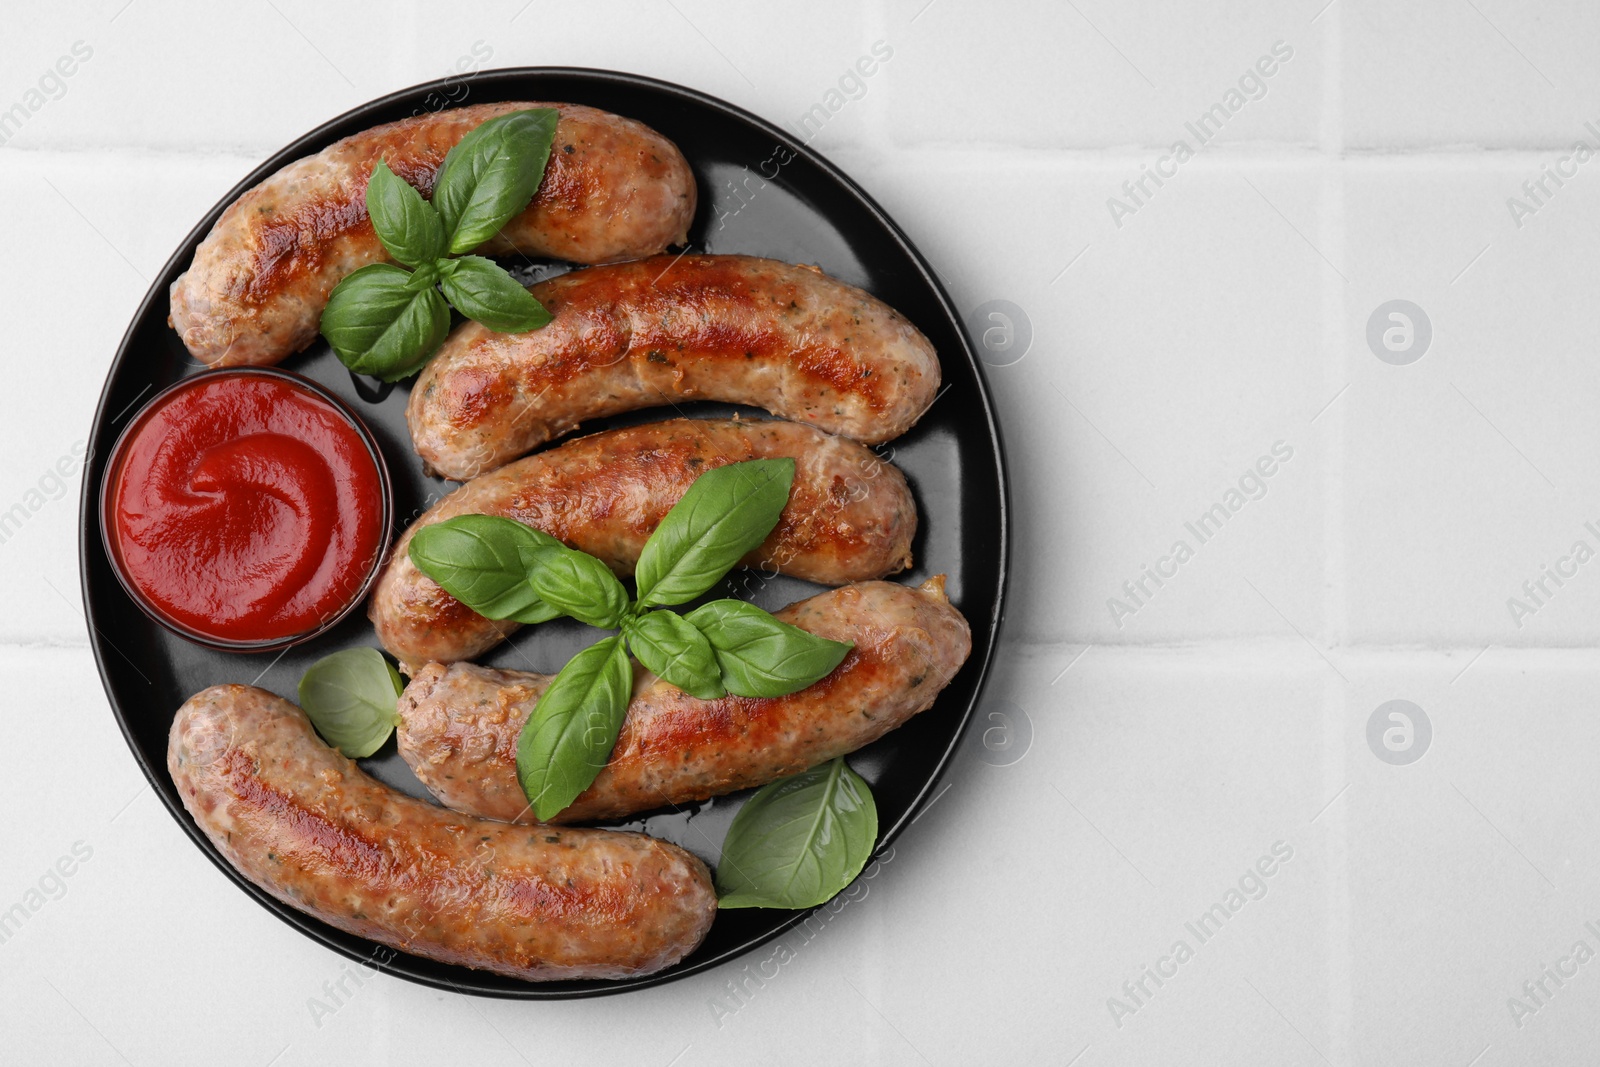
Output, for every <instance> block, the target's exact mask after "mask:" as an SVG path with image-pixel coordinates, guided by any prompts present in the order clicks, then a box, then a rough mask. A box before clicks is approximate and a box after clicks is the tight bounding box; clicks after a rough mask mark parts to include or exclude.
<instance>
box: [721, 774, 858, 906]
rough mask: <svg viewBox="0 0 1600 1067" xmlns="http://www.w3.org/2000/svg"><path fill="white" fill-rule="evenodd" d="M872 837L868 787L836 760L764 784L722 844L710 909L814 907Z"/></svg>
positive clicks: (850, 871)
mask: <svg viewBox="0 0 1600 1067" xmlns="http://www.w3.org/2000/svg"><path fill="white" fill-rule="evenodd" d="M877 840H878V806H877V804H876V803H875V802H874V801H873V799H872V790H871V789H869V788H867V783H866V782H864V781H863V780H862V779H861V776H860V775H858V774H856V772H855V771H852V770H851V769H850V767H849V765H848V764H846V763H845V761H844V760H843V758H840V759H835V760H832V761H830V762H828V763H824V764H823V765H822V766H820V767H813V768H811V769H810V770H809V771H803V772H801V773H800V774H797V775H795V776H794V777H792V778H785V779H783V780H782V781H777V782H773V783H772V784H771V785H768V786H763V787H762V788H761V790H760V791H758V792H757V793H756V795H755V796H753V797H751V798H750V799H749V800H747V801H746V802H745V804H744V806H743V807H742V808H740V809H739V813H738V814H737V815H735V816H734V817H733V825H731V826H729V827H728V835H727V837H726V838H724V839H723V842H722V859H721V860H720V861H718V863H717V907H719V908H812V907H815V906H817V905H818V904H821V903H823V902H824V901H827V900H828V899H829V898H831V897H832V896H833V895H834V894H836V893H838V892H839V891H840V890H841V889H843V888H844V887H845V886H847V885H849V884H850V883H851V882H853V881H854V880H855V877H856V875H858V874H860V873H861V868H863V867H865V866H866V864H867V860H868V859H869V858H870V857H871V856H872V846H873V845H874V844H875V843H876V842H877Z"/></svg>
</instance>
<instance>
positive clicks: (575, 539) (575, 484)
mask: <svg viewBox="0 0 1600 1067" xmlns="http://www.w3.org/2000/svg"><path fill="white" fill-rule="evenodd" d="M780 456H789V457H793V459H794V461H795V478H794V486H793V488H792V489H791V490H790V493H789V503H788V505H787V506H786V507H785V508H784V511H783V515H782V516H781V517H780V518H779V520H778V525H777V527H776V528H774V529H773V531H772V534H771V535H770V536H769V537H768V538H767V540H766V541H765V542H764V543H763V544H762V545H761V547H760V548H758V549H756V551H755V552H752V553H751V554H750V556H749V557H748V558H747V559H746V560H745V562H746V563H747V564H749V565H750V566H755V567H761V568H764V569H765V570H766V571H768V572H769V573H771V572H781V573H784V574H789V575H793V576H795V577H798V578H804V579H807V580H809V581H814V582H822V583H825V584H828V585H839V584H843V583H845V582H851V581H861V580H865V579H868V578H881V577H883V576H884V575H886V574H892V573H894V572H896V571H899V570H902V569H904V568H905V567H907V566H909V565H910V563H911V540H912V538H913V537H914V536H915V535H916V531H917V511H916V504H915V502H914V501H913V500H912V498H911V490H910V489H909V488H908V487H907V485H906V480H905V476H904V475H902V474H901V473H900V471H899V470H898V469H896V468H895V467H893V466H892V465H890V464H888V463H885V462H884V461H882V460H880V459H879V458H878V457H877V456H875V455H873V453H872V452H871V451H870V450H868V449H866V448H864V447H862V446H861V445H858V444H856V443H855V442H853V441H846V440H844V439H842V438H838V437H830V436H828V435H827V434H825V433H822V432H821V431H819V430H813V429H811V428H809V427H806V426H800V425H797V424H795V423H790V422H751V421H746V420H736V419H671V420H668V421H666V422H659V423H650V424H648V425H644V426H631V427H626V428H624V429H620V430H610V431H607V432H605V433H598V434H593V435H591V436H589V437H581V438H579V439H577V440H575V441H571V442H569V443H567V444H565V445H562V446H561V447H560V448H554V449H551V450H549V451H547V452H541V453H539V454H538V455H536V456H529V457H528V458H526V459H522V460H518V461H517V462H515V463H510V464H507V465H506V466H504V467H501V468H500V469H498V470H495V471H492V472H490V473H488V474H484V475H480V476H479V477H477V478H475V479H474V480H472V481H471V482H468V483H467V484H466V485H463V486H462V487H461V488H459V489H457V490H456V491H455V492H453V493H451V494H450V495H449V496H447V497H445V498H444V499H443V500H441V501H439V503H437V504H435V505H434V506H433V507H431V508H429V509H428V511H427V512H425V513H424V514H423V515H422V517H421V518H419V519H417V521H416V522H414V523H412V524H411V527H410V529H408V530H406V532H405V534H404V535H403V536H401V538H400V540H399V543H398V544H396V546H395V549H394V553H393V555H392V556H391V558H390V561H389V564H388V566H387V568H386V569H385V571H384V574H383V577H382V578H381V579H380V580H379V583H378V586H377V588H376V589H375V590H374V591H373V595H372V601H371V604H370V605H369V608H368V613H369V614H370V615H371V617H372V622H373V625H374V626H375V627H376V629H377V631H378V639H379V640H380V641H382V642H383V646H384V647H385V648H386V649H388V650H389V652H390V653H391V654H392V655H393V656H394V657H395V658H396V659H398V660H399V661H400V662H401V665H402V667H404V668H405V669H406V671H407V673H410V671H411V670H412V669H413V668H415V667H418V666H421V665H422V664H424V663H427V662H429V661H439V662H446V663H448V662H453V661H455V660H461V659H471V658H472V657H473V656H475V655H477V654H478V653H480V652H482V651H484V650H485V649H488V648H490V647H492V646H494V645H495V644H496V643H498V642H499V641H500V640H501V639H502V638H503V637H505V636H506V635H507V634H509V633H511V632H512V631H514V630H515V629H517V624H516V623H513V622H491V621H490V620H488V619H485V618H484V617H483V616H481V615H478V614H476V613H474V612H473V611H471V610H470V609H468V608H467V607H466V606H465V605H463V604H462V603H461V602H460V601H458V600H456V599H455V598H454V597H452V596H450V594H448V593H446V592H445V591H444V590H443V589H441V588H440V587H439V586H438V585H436V584H435V583H434V582H433V580H432V579H430V578H429V577H428V576H427V575H425V574H423V573H422V571H420V570H419V569H418V568H417V566H416V564H414V563H412V562H411V559H410V557H409V556H408V555H407V549H408V548H409V547H410V544H411V538H412V537H413V536H415V535H416V532H417V530H419V529H421V528H422V527H424V526H428V525H430V524H432V523H436V522H442V521H444V520H445V519H449V518H453V517H455V516H457V515H500V516H504V517H506V518H512V519H516V520H517V521H518V522H523V523H527V524H528V525H529V526H534V527H537V528H538V529H540V530H543V531H545V532H546V533H548V534H550V535H551V536H553V537H557V538H560V539H561V540H563V541H565V542H566V543H567V544H569V545H571V546H573V547H575V548H579V549H582V550H583V551H585V552H588V553H589V554H591V555H594V556H597V557H599V558H600V559H601V560H603V561H604V562H605V563H607V564H608V565H609V566H610V567H611V568H612V569H613V570H614V571H616V572H617V573H618V574H619V575H624V576H625V575H629V574H632V573H633V567H634V564H635V563H636V562H637V561H638V559H639V553H640V551H641V550H642V549H643V547H644V542H645V540H646V539H647V538H648V537H649V536H650V534H651V532H652V531H653V530H654V529H655V528H656V526H657V525H659V524H660V522H661V520H662V518H663V517H664V516H665V515H666V513H667V512H668V511H669V510H671V508H672V505H673V504H675V503H677V502H678V499H679V498H680V497H682V496H683V494H684V493H685V492H687V491H688V488H689V486H690V484H691V483H692V482H693V481H694V480H695V478H697V477H699V475H700V474H701V473H702V472H704V471H707V470H710V469H712V468H714V467H720V466H722V465H724V464H727V463H735V462H740V461H744V460H751V459H770V458H775V457H780Z"/></svg>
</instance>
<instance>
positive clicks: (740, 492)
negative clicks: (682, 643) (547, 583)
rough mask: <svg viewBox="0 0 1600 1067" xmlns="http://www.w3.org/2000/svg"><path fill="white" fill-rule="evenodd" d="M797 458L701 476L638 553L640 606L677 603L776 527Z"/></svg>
mask: <svg viewBox="0 0 1600 1067" xmlns="http://www.w3.org/2000/svg"><path fill="white" fill-rule="evenodd" d="M793 483H794V460H792V459H788V458H785V459H756V460H750V461H748V462H745V463H730V464H728V465H727V466H726V467H718V468H717V469H716V470H710V471H706V472H705V473H704V474H702V475H700V477H698V478H696V479H695V480H694V484H693V485H691V486H689V491H688V492H687V493H684V494H683V499H681V500H679V501H678V502H677V503H676V504H674V505H673V506H672V510H671V511H669V512H667V515H666V518H664V519H662V520H661V525H660V526H657V527H656V529H655V532H654V533H652V534H651V535H650V539H649V540H648V541H646V542H645V543H644V550H643V551H642V552H641V553H640V555H639V566H638V568H637V569H636V570H635V572H634V577H635V578H636V579H637V581H638V586H639V604H640V606H641V607H657V606H659V605H662V604H682V603H683V602H684V601H687V600H693V599H694V598H695V597H697V596H699V595H700V594H701V593H704V592H705V591H706V590H707V589H710V588H711V587H712V586H713V585H715V584H717V580H718V579H720V578H721V577H722V576H723V575H724V574H727V573H728V571H730V570H731V569H733V566H734V565H735V564H736V563H738V562H739V560H740V559H742V558H744V556H745V554H746V553H748V552H750V551H751V550H753V549H754V548H755V547H756V546H757V545H759V544H761V542H762V541H765V540H766V539H767V534H769V533H771V532H772V528H773V527H774V526H776V525H777V524H778V517H779V516H780V515H781V514H783V508H784V505H785V504H787V503H788V502H789V487H790V485H792V484H793Z"/></svg>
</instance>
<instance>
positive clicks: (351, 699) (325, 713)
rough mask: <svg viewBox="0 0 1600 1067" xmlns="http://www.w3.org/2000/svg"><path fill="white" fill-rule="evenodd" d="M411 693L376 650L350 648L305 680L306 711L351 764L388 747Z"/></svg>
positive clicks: (303, 703) (302, 694)
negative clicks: (404, 697) (403, 700)
mask: <svg viewBox="0 0 1600 1067" xmlns="http://www.w3.org/2000/svg"><path fill="white" fill-rule="evenodd" d="M404 690H405V685H404V683H402V682H401V681H400V673H399V672H398V671H396V670H395V669H394V667H393V665H391V664H390V663H389V661H388V660H387V659H384V657H383V653H382V652H379V651H378V650H377V649H375V648H347V649H344V650H343V651H341V652H335V653H333V654H332V655H331V656H324V657H322V658H321V659H319V660H317V662H315V663H313V664H312V665H311V666H310V667H309V668H308V669H307V670H306V673H305V674H303V675H301V676H300V707H301V708H302V709H303V710H304V711H305V713H306V717H307V718H308V719H310V720H311V725H312V726H315V727H316V728H317V733H319V734H321V735H322V738H323V740H325V741H327V742H328V743H329V744H330V745H333V746H334V747H335V748H337V749H338V750H339V751H340V752H343V753H344V754H345V755H346V756H349V757H350V758H351V759H361V758H362V757H364V756H370V755H372V754H373V753H374V752H376V751H378V749H380V748H382V747H383V743H384V742H385V741H387V740H389V735H390V734H391V733H393V732H394V728H395V726H396V725H397V724H398V723H399V721H400V715H399V712H398V711H397V710H396V702H397V701H398V700H399V699H400V694H401V693H402V692H403V691H404Z"/></svg>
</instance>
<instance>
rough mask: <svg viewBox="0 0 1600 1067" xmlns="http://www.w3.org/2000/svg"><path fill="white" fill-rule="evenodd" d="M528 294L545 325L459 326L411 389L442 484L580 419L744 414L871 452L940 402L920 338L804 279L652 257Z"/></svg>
mask: <svg viewBox="0 0 1600 1067" xmlns="http://www.w3.org/2000/svg"><path fill="white" fill-rule="evenodd" d="M531 289H532V292H533V293H534V295H535V296H537V297H538V298H539V299H540V300H541V301H542V302H543V303H544V305H545V307H546V308H548V309H549V310H550V313H551V315H552V316H553V318H552V320H551V322H550V323H549V324H548V325H546V326H544V327H542V328H540V329H538V330H530V331H528V332H527V333H520V334H500V333H494V332H493V331H491V330H489V329H487V328H486V327H483V326H481V325H479V324H477V323H473V322H468V323H463V324H462V325H461V326H460V327H459V328H458V329H457V330H456V331H455V332H454V333H452V334H451V335H450V337H449V338H448V339H447V340H446V341H445V343H444V345H443V347H441V348H440V349H439V354H438V355H437V356H435V357H434V359H433V361H432V362H431V363H429V364H428V365H427V367H425V368H424V369H423V371H422V376H421V377H420V378H418V379H417V383H416V385H415V386H414V387H413V389H412V390H411V400H410V402H409V404H408V405H407V407H406V421H407V423H408V424H409V426H410V428H411V442H412V444H413V446H415V448H416V450H417V454H418V455H419V456H421V457H422V458H423V460H424V461H425V462H426V463H427V464H428V465H429V466H430V467H431V468H432V469H433V470H435V471H437V472H438V473H440V474H443V475H444V476H445V477H447V478H458V479H460V478H471V477H473V476H474V475H477V474H479V473H481V472H483V471H486V470H492V469H493V468H495V467H498V466H499V465H500V464H502V463H505V462H506V461H507V460H510V459H513V458H515V457H517V456H520V455H522V454H523V453H524V452H527V451H529V450H530V449H532V448H535V447H537V446H538V445H540V444H543V443H544V442H545V441H548V440H550V439H551V438H552V437H557V436H559V435H561V434H563V433H566V432H568V431H569V430H571V429H572V428H573V427H575V426H577V425H578V424H579V423H580V422H583V421H584V420H585V419H592V418H600V417H603V416H606V415H614V414H617V413H619V412H623V411H633V410H636V409H638V408H645V407H654V406H657V405H664V404H673V403H676V402H678V401H680V400H721V401H727V402H729V403H737V404H749V405H752V406H754V407H759V408H764V409H766V410H767V411H770V412H772V413H773V414H774V415H779V416H781V417H783V418H787V419H791V420H793V421H796V422H802V423H807V424H810V425H813V426H816V427H818V428H819V429H822V430H826V431H828V432H829V433H836V434H842V435H844V436H845V437H850V438H853V439H855V440H857V441H863V442H865V443H867V444H876V443H878V442H882V441H888V440H891V439H893V438H895V437H898V436H900V435H901V434H902V433H904V432H905V431H906V430H907V429H909V428H910V427H911V426H912V425H913V424H914V423H915V422H916V421H917V419H918V418H920V417H921V415H922V413H923V412H924V411H925V410H927V408H928V406H929V405H930V404H932V403H933V401H934V398H935V396H936V395H937V393H938V391H939V360H938V357H937V356H936V355H935V353H934V350H933V346H932V345H931V344H929V342H928V339H927V338H926V337H924V336H923V335H922V334H921V333H920V332H919V331H918V330H917V328H916V327H914V326H912V325H911V323H909V322H907V321H906V320H905V319H904V318H903V317H901V316H900V314H899V313H897V312H896V311H895V310H894V309H893V308H890V307H889V306H888V305H886V304H884V303H883V302H882V301H880V300H878V299H877V298H875V297H873V296H871V295H869V294H868V293H865V292H863V291H862V290H860V289H857V288H855V287H854V286H850V285H846V284H845V283H844V282H841V281H839V280H837V279H835V278H830V277H828V276H827V275H825V274H822V273H821V272H820V271H817V270H813V269H809V268H806V267H796V266H792V265H790V264H788V263H779V262H778V261H776V260H771V259H757V258H755V257H751V256H679V257H672V256H658V257H654V258H652V259H646V260H640V261H638V262H634V263H619V264H614V265H611V266H606V267H593V268H590V269H588V270H579V271H573V272H572V273H570V274H565V275H562V276H561V277H558V278H552V279H550V280H549V281H545V282H540V283H539V284H537V285H535V286H532V287H531Z"/></svg>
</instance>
